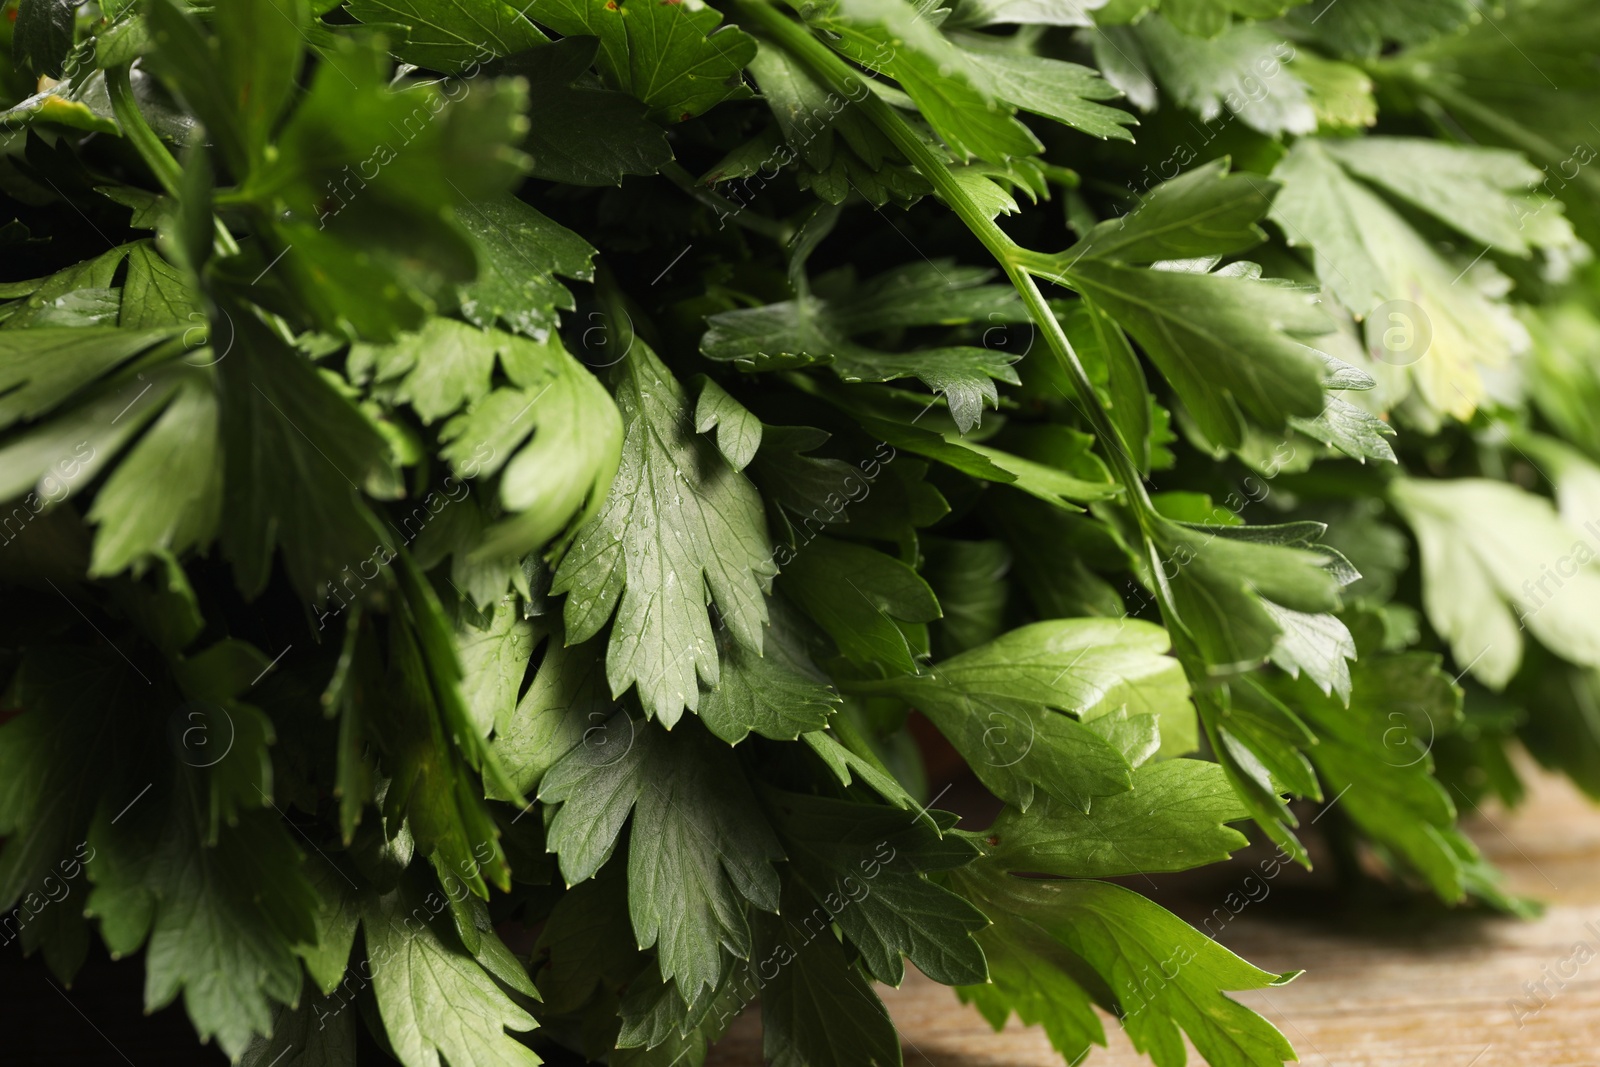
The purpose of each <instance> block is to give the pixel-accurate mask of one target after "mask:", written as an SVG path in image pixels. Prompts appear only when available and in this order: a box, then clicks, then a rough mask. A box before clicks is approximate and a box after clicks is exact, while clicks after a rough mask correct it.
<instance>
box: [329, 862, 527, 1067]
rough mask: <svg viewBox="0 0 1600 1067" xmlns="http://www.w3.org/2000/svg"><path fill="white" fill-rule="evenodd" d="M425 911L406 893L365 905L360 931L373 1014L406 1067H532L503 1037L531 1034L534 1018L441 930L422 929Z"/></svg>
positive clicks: (436, 925) (521, 1048) (429, 924)
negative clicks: (421, 914)
mask: <svg viewBox="0 0 1600 1067" xmlns="http://www.w3.org/2000/svg"><path fill="white" fill-rule="evenodd" d="M419 907H420V908H421V909H422V910H424V911H425V912H426V911H428V910H429V908H430V905H428V904H427V903H425V902H424V901H423V900H422V899H421V895H420V894H417V893H413V892H408V891H407V890H406V889H405V888H401V889H397V890H395V891H393V892H391V893H386V894H384V895H383V896H381V897H376V898H373V899H369V901H368V902H367V904H366V906H365V907H364V909H363V911H362V917H361V929H362V932H363V934H364V936H365V939H366V945H367V959H368V962H369V965H370V967H371V973H372V990H373V993H374V994H375V995H376V997H377V1001H378V1014H379V1015H380V1016H381V1017H382V1019H383V1028H384V1031H385V1032H386V1033H387V1034H388V1037H389V1042H390V1044H391V1045H392V1047H393V1048H394V1053H395V1056H396V1058H398V1059H399V1060H400V1062H401V1063H403V1064H405V1067H440V1060H441V1057H442V1058H443V1059H444V1060H445V1061H446V1062H448V1063H449V1064H450V1065H451V1067H455V1065H457V1064H472V1065H474V1067H478V1065H481V1067H535V1065H537V1064H538V1063H539V1062H540V1059H539V1057H538V1056H536V1055H534V1053H533V1050H532V1049H529V1048H528V1047H527V1046H525V1045H523V1044H522V1043H521V1042H519V1041H517V1040H516V1039H515V1038H513V1037H512V1036H511V1035H510V1034H509V1033H507V1031H512V1032H518V1031H525V1030H532V1029H533V1028H534V1025H535V1024H534V1020H533V1017H532V1016H531V1015H529V1014H528V1013H527V1012H526V1011H524V1010H522V1008H520V1007H518V1006H517V1004H516V1003H515V1002H513V1001H512V1000H511V998H510V997H509V996H507V995H506V993H505V992H504V991H502V990H501V989H500V987H499V986H498V985H496V984H495V981H494V978H493V977H491V976H490V972H489V971H487V970H486V969H485V968H484V966H483V965H482V964H481V963H480V962H479V961H477V960H475V959H473V957H472V956H471V955H469V954H468V953H467V952H466V951H465V950H464V949H463V948H462V947H461V946H460V945H459V944H458V943H454V940H453V936H452V935H450V934H448V933H446V932H445V931H444V929H443V924H442V923H441V922H440V921H439V920H437V919H435V920H432V921H429V920H428V919H426V918H424V919H422V920H420V921H419V919H417V918H416V917H414V912H415V911H416V910H417V909H418V908H419Z"/></svg>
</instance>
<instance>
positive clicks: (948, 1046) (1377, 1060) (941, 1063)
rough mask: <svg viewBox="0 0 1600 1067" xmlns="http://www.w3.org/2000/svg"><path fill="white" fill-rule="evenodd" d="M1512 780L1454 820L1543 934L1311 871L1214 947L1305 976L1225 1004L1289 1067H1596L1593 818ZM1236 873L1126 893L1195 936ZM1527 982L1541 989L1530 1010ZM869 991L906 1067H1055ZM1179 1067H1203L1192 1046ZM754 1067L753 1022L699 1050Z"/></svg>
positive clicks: (752, 1018)
mask: <svg viewBox="0 0 1600 1067" xmlns="http://www.w3.org/2000/svg"><path fill="white" fill-rule="evenodd" d="M1525 770H1526V776H1527V778H1528V780H1529V783H1530V787H1531V788H1530V795H1529V797H1528V799H1527V800H1526V801H1525V802H1524V803H1523V805H1522V806H1520V807H1519V808H1517V809H1516V810H1515V811H1511V812H1506V811H1503V810H1500V809H1498V808H1496V807H1494V806H1492V805H1485V808H1484V809H1483V810H1478V811H1475V810H1473V808H1472V807H1471V806H1469V805H1468V803H1467V802H1466V801H1464V800H1462V799H1461V798H1460V797H1457V800H1458V803H1460V804H1461V806H1462V807H1463V808H1466V809H1467V813H1468V814H1467V818H1466V819H1465V821H1464V825H1465V826H1466V828H1467V829H1468V831H1469V832H1470V834H1471V835H1472V837H1473V839H1474V840H1476V841H1477V842H1478V844H1479V846H1480V847H1481V848H1482V849H1483V851H1484V852H1485V854H1486V855H1488V856H1489V858H1490V859H1492V860H1493V861H1494V862H1495V864H1496V865H1498V866H1499V867H1500V869H1501V870H1502V871H1504V872H1505V873H1506V876H1507V880H1508V884H1509V885H1510V887H1511V888H1512V889H1514V890H1515V891H1517V892H1520V893H1523V894H1526V895H1529V896H1533V897H1537V898H1538V899H1540V900H1542V901H1544V902H1545V904H1546V905H1547V910H1546V911H1545V913H1544V915H1543V916H1542V917H1541V918H1538V919H1535V920H1531V921H1518V920H1515V919H1508V918H1500V917H1497V916H1493V915H1488V914H1485V913H1484V912H1482V911H1479V910H1450V909H1445V908H1443V907H1441V906H1438V905H1436V904H1432V903H1430V902H1428V901H1423V900H1417V899H1415V898H1397V897H1395V896H1393V895H1391V894H1386V893H1383V892H1378V891H1370V890H1369V893H1368V894H1367V895H1366V896H1364V897H1360V898H1357V899H1355V900H1352V899H1350V897H1349V895H1348V894H1344V893H1337V892H1334V890H1333V887H1332V886H1330V885H1329V884H1328V879H1327V876H1326V874H1325V872H1323V871H1319V872H1316V873H1314V874H1312V875H1305V876H1303V877H1301V876H1293V875H1283V876H1280V877H1279V878H1278V879H1276V880H1275V881H1274V882H1273V883H1272V885H1271V888H1270V891H1269V892H1268V894H1267V896H1265V897H1264V898H1262V899H1261V900H1260V901H1259V902H1257V903H1252V904H1249V905H1246V906H1245V907H1244V909H1243V910H1242V911H1240V912H1239V914H1238V915H1237V916H1236V917H1234V918H1233V919H1232V920H1231V921H1229V922H1228V923H1227V925H1226V926H1225V927H1223V928H1222V931H1221V934H1220V937H1219V940H1221V941H1222V942H1223V943H1224V944H1226V945H1227V946H1228V947H1229V948H1231V949H1233V950H1234V951H1235V952H1238V953H1239V954H1240V955H1242V956H1244V957H1245V958H1246V959H1248V960H1250V961H1251V962H1252V963H1255V964H1257V965H1258V966H1261V967H1264V968H1266V969H1267V970H1271V971H1289V970H1294V969H1297V968H1304V969H1305V972H1306V973H1305V974H1303V975H1301V976H1300V977H1299V978H1298V979H1296V980H1295V981H1294V982H1292V983H1290V984H1289V985H1287V986H1284V987H1282V988H1278V989H1273V990H1269V991H1265V992H1263V991H1259V990H1258V991H1254V992H1245V993H1240V994H1238V995H1237V996H1238V999H1239V1000H1240V1001H1242V1002H1244V1003H1246V1004H1248V1005H1249V1006H1250V1007H1252V1008H1254V1009H1255V1010H1256V1011H1259V1012H1261V1013H1262V1014H1263V1015H1265V1016H1266V1017H1267V1018H1269V1019H1271V1020H1272V1021H1273V1022H1274V1023H1275V1024H1277V1026H1278V1027H1279V1028H1280V1029H1281V1030H1282V1031H1283V1032H1284V1033H1285V1034H1286V1035H1287V1036H1288V1037H1289V1039H1290V1041H1292V1042H1293V1043H1294V1046H1295V1049H1296V1050H1297V1051H1298V1053H1299V1055H1300V1062H1301V1063H1303V1064H1307V1065H1309V1067H1333V1065H1338V1067H1351V1065H1372V1067H1414V1065H1422V1064H1427V1065H1439V1067H1514V1065H1515V1067H1524V1065H1525V1067H1579V1065H1583V1067H1596V1065H1600V809H1597V808H1595V807H1593V806H1591V805H1590V804H1589V803H1588V802H1587V801H1585V800H1584V799H1583V798H1582V797H1581V796H1580V795H1579V794H1578V793H1577V791H1576V790H1574V789H1573V788H1572V787H1571V786H1570V785H1568V784H1567V783H1566V782H1565V781H1564V780H1561V779H1557V778H1554V777H1550V776H1547V775H1544V774H1541V773H1539V772H1537V771H1533V770H1531V769H1526V768H1525ZM1263 855H1265V853H1263ZM1240 858H1241V859H1248V857H1247V856H1244V855H1242V856H1241V857H1240ZM1247 873H1248V869H1240V868H1238V867H1233V866H1231V865H1225V866H1221V867H1217V868H1212V869H1208V870H1206V871H1201V872H1192V873H1191V874H1189V875H1186V876H1181V877H1178V878H1167V879H1159V880H1158V879H1152V880H1150V884H1148V885H1146V884H1143V883H1142V882H1141V881H1140V880H1137V879H1135V880H1130V881H1128V882H1127V884H1129V885H1130V886H1131V887H1133V888H1137V889H1140V890H1141V891H1144V892H1147V893H1148V894H1149V895H1150V896H1152V897H1154V898H1156V899H1158V900H1160V902H1161V903H1162V904H1164V905H1165V906H1167V907H1169V908H1171V909H1172V910H1173V911H1175V912H1177V913H1178V914H1180V915H1183V916H1184V917H1185V918H1188V919H1190V920H1191V921H1196V920H1198V918H1199V917H1200V916H1203V915H1206V914H1208V913H1210V912H1211V911H1212V909H1213V908H1214V907H1216V906H1217V905H1218V904H1220V902H1221V901H1222V899H1223V898H1224V897H1225V896H1227V895H1228V893H1229V892H1230V891H1231V890H1233V889H1235V888H1237V887H1238V885H1239V883H1240V882H1241V881H1242V879H1243V878H1244V876H1245V875H1246V874H1247ZM1256 895H1259V891H1257V893H1256ZM1589 924H1593V926H1590V925H1589ZM1580 944H1581V945H1582V946H1583V948H1582V949H1579V950H1578V951H1576V952H1575V951H1574V949H1575V947H1576V946H1579V945H1580ZM908 970H909V968H908ZM1525 982H1531V983H1534V984H1535V985H1538V984H1540V983H1543V985H1544V989H1545V991H1543V992H1540V993H1538V995H1537V996H1535V995H1531V994H1530V993H1529V992H1528V990H1527V989H1526V988H1525V987H1524V983H1525ZM880 992H881V993H882V994H883V998H884V1001H885V1003H887V1004H888V1006H889V1010H890V1012H891V1013H892V1014H893V1015H894V1018H895V1022H896V1023H897V1024H898V1025H899V1027H900V1032H901V1035H902V1040H903V1045H904V1053H905V1061H906V1067H928V1065H932V1067H1034V1065H1038V1067H1061V1064H1062V1063H1063V1060H1062V1058H1061V1057H1060V1056H1059V1055H1057V1054H1056V1053H1055V1052H1054V1051H1053V1050H1052V1049H1051V1048H1050V1046H1049V1044H1048V1043H1047V1042H1046V1041H1045V1038H1044V1035H1043V1033H1042V1032H1040V1031H1039V1030H1037V1029H1033V1028H1024V1027H1022V1026H1020V1025H1019V1024H1018V1023H1017V1021H1016V1019H1015V1018H1013V1019H1012V1020H1011V1021H1010V1022H1009V1023H1008V1024H1007V1026H1006V1028H1005V1029H1004V1030H1003V1031H1001V1032H1000V1033H998V1034H996V1033H995V1032H994V1031H992V1030H991V1029H990V1028H989V1026H988V1024H987V1023H985V1022H984V1021H983V1019H982V1018H980V1017H979V1015H978V1013H977V1012H976V1011H974V1010H973V1009H972V1008H969V1007H966V1006H964V1005H962V1004H960V1003H959V1002H958V1001H957V1000H956V999H955V996H954V995H953V994H952V993H951V992H950V991H949V990H948V989H946V988H944V987H943V986H939V985H936V984H935V983H933V982H931V981H929V980H928V979H927V978H924V977H923V976H922V975H920V974H917V973H916V972H915V971H911V973H910V974H909V975H908V977H907V979H906V982H905V984H904V985H903V986H902V987H901V988H899V989H881V990H880ZM1106 1029H1107V1032H1108V1036H1109V1039H1110V1047H1109V1048H1107V1049H1096V1050H1095V1051H1094V1052H1093V1053H1091V1054H1090V1056H1089V1057H1088V1059H1087V1060H1086V1061H1084V1063H1085V1067H1132V1065H1135V1064H1148V1063H1149V1060H1147V1059H1145V1058H1144V1057H1142V1056H1140V1055H1139V1054H1138V1053H1136V1052H1135V1051H1134V1050H1133V1047H1132V1046H1131V1045H1130V1044H1129V1042H1128V1040H1127V1037H1126V1036H1125V1035H1124V1034H1123V1033H1122V1032H1121V1031H1120V1030H1119V1029H1117V1028H1116V1025H1115V1023H1114V1022H1112V1021H1111V1020H1110V1019H1109V1018H1108V1019H1107V1021H1106ZM1189 1062H1190V1064H1198V1063H1199V1062H1200V1060H1199V1057H1198V1056H1197V1055H1196V1054H1195V1053H1194V1050H1193V1049H1192V1048H1191V1049H1190V1050H1189ZM760 1063H761V1027H760V1022H759V1019H758V1018H757V1013H756V1012H755V1011H750V1012H747V1013H746V1014H745V1015H744V1016H743V1017H742V1018H740V1019H739V1020H738V1021H737V1022H736V1023H735V1024H734V1027H733V1029H732V1030H731V1031H730V1032H729V1034H728V1036H727V1037H726V1038H725V1039H724V1040H723V1041H722V1042H721V1043H720V1044H719V1045H718V1046H717V1047H716V1048H715V1049H713V1050H712V1054H711V1058H710V1063H709V1064H708V1067H754V1065H757V1064H760Z"/></svg>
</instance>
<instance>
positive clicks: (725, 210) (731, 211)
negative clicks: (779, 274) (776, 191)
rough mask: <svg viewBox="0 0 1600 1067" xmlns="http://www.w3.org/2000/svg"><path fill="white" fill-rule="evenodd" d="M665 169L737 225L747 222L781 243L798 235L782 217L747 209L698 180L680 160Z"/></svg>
mask: <svg viewBox="0 0 1600 1067" xmlns="http://www.w3.org/2000/svg"><path fill="white" fill-rule="evenodd" d="M661 173H662V174H663V175H664V176H665V177H666V178H667V179H668V180H670V181H671V182H672V184H674V185H676V186H677V187H678V188H679V189H682V190H683V191H684V192H685V193H687V194H688V195H690V196H692V197H694V198H695V199H696V200H698V201H699V202H700V203H702V204H704V205H705V206H706V207H708V208H710V209H711V210H713V211H715V212H717V217H718V219H728V220H729V221H731V222H732V223H733V224H734V225H735V226H743V227H744V228H745V229H747V230H749V231H750V232H751V233H754V234H760V235H761V236H762V237H765V238H767V239H769V240H772V241H776V242H777V243H778V244H779V245H781V246H787V245H788V244H789V242H790V241H791V240H793V239H794V227H793V226H791V225H789V224H788V223H787V222H784V221H782V220H781V219H773V218H768V217H767V216H766V215H761V214H758V213H756V212H754V211H751V212H746V211H745V210H744V205H743V204H736V203H734V202H733V201H732V200H729V199H728V198H727V197H725V196H723V195H721V194H720V193H718V192H717V191H716V190H715V189H712V188H710V187H708V186H706V185H703V184H701V183H700V182H697V181H695V179H694V175H692V174H690V173H689V172H688V171H686V170H684V169H683V165H682V164H680V163H676V162H673V163H668V164H667V165H666V166H664V167H662V168H661Z"/></svg>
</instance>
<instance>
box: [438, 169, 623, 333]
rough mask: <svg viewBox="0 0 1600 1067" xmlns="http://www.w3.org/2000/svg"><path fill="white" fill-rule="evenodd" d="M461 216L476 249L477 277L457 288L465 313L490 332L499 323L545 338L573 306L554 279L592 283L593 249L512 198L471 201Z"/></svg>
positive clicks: (577, 237)
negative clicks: (560, 277) (562, 313)
mask: <svg viewBox="0 0 1600 1067" xmlns="http://www.w3.org/2000/svg"><path fill="white" fill-rule="evenodd" d="M457 218H458V219H459V220H460V222H461V225H462V227H463V228H464V229H465V230H466V231H467V232H468V233H470V234H471V235H472V237H473V240H474V241H475V242H476V244H477V247H478V277H477V279H476V280H475V281H472V282H470V283H468V284H467V285H463V286H462V287H461V288H460V289H459V290H458V293H459V296H460V299H461V314H462V315H463V316H464V317H465V318H466V319H467V320H468V321H469V322H472V323H474V324H476V325H478V326H481V327H483V328H484V329H486V330H487V329H491V328H492V327H493V326H495V324H496V323H497V322H499V323H504V324H505V326H506V327H507V328H508V329H510V330H512V331H513V332H515V333H521V334H526V335H527V336H529V337H531V338H533V340H535V341H541V342H542V341H544V340H546V338H547V337H548V336H549V334H550V331H551V330H553V329H555V328H556V327H557V326H558V325H559V323H560V316H559V314H558V312H559V311H561V310H566V311H570V310H572V308H573V306H574V304H573V300H572V293H571V292H569V291H568V289H567V287H566V286H565V285H563V284H562V283H561V282H558V281H556V279H555V276H556V275H557V274H560V275H561V276H563V277H566V278H573V279H576V280H578V281H590V280H592V279H593V278H594V266H593V259H594V256H595V250H594V248H592V247H591V246H590V245H589V242H587V241H585V240H584V239H583V238H581V237H579V236H578V235H577V234H575V233H573V232H572V231H571V230H569V229H567V228H566V227H565V226H561V225H559V224H557V223H554V222H551V221H550V220H549V219H547V218H545V217H544V216H543V215H541V214H539V212H537V211H535V210H534V209H533V208H531V207H529V206H528V205H527V204H525V203H523V202H522V201H521V200H518V199H516V198H515V197H511V196H504V197H489V198H484V199H479V200H472V201H469V202H468V203H466V204H464V205H463V206H462V208H461V210H460V211H459V212H458V213H457Z"/></svg>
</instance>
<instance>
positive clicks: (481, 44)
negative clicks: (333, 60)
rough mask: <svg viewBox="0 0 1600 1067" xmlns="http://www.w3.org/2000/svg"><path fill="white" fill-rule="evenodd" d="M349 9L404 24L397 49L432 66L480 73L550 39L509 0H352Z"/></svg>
mask: <svg viewBox="0 0 1600 1067" xmlns="http://www.w3.org/2000/svg"><path fill="white" fill-rule="evenodd" d="M344 9H345V10H346V11H348V12H349V13H350V14H351V15H353V16H354V17H356V18H357V19H360V20H361V21H362V22H376V23H387V24H395V25H400V26H403V27H405V31H406V33H405V43H404V44H402V45H400V46H398V47H397V48H396V49H395V51H396V54H397V55H399V56H400V58H401V59H403V60H405V61H406V62H407V63H415V64H417V65H418V66H423V67H430V68H432V69H433V70H442V71H449V72H464V71H468V70H470V71H471V72H472V73H476V72H477V70H478V68H479V66H480V65H481V64H483V63H485V62H487V61H488V60H490V59H493V58H495V57H497V56H509V55H513V54H514V53H517V52H522V51H526V50H527V49H530V48H534V47H537V46H538V45H542V44H544V43H546V42H547V41H548V40H549V38H548V37H546V36H545V35H544V34H542V33H540V32H539V29H538V27H536V26H535V25H534V24H533V23H532V22H529V21H528V19H527V16H526V14H525V13H524V12H522V11H520V10H519V9H518V8H517V7H516V6H515V5H513V4H509V3H506V2H505V0H443V2H424V0H347V2H346V3H345V8H344Z"/></svg>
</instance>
